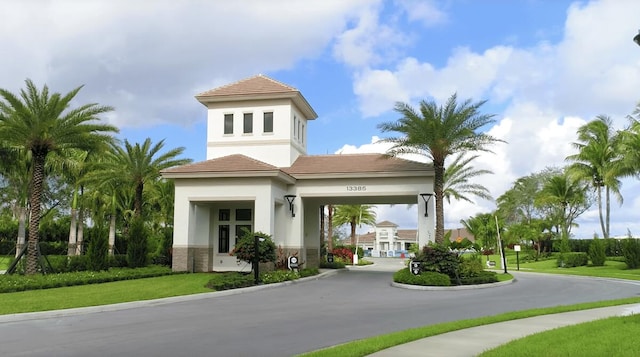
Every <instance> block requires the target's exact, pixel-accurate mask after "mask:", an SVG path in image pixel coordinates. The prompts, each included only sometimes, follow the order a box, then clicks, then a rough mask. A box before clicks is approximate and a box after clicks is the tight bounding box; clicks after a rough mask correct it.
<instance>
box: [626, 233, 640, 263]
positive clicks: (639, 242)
mask: <svg viewBox="0 0 640 357" xmlns="http://www.w3.org/2000/svg"><path fill="white" fill-rule="evenodd" d="M622 254H623V255H624V261H625V263H627V268H629V269H638V268H640V239H635V238H627V239H625V240H624V241H623V243H622Z"/></svg>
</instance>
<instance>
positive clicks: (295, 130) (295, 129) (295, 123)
mask: <svg viewBox="0 0 640 357" xmlns="http://www.w3.org/2000/svg"><path fill="white" fill-rule="evenodd" d="M297 137H298V117H296V116H295V115H294V116H293V138H294V139H295V138H297Z"/></svg>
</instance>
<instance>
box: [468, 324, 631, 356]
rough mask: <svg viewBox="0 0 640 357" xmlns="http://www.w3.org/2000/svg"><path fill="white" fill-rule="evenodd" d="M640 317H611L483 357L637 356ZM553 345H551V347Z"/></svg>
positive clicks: (531, 338)
mask: <svg viewBox="0 0 640 357" xmlns="http://www.w3.org/2000/svg"><path fill="white" fill-rule="evenodd" d="M639 334H640V315H631V316H625V317H611V318H607V319H602V320H598V321H592V322H585V323H582V324H579V325H575V326H567V327H562V328H558V329H555V330H551V331H545V332H540V333H537V334H535V335H531V336H529V337H526V338H521V339H518V340H514V341H511V342H509V343H507V344H504V345H502V346H500V347H497V348H495V349H493V350H490V351H487V352H485V353H482V354H481V355H480V356H482V357H513V356H550V357H554V356H584V357H590V356H594V357H599V356H637V355H638V351H640V339H638V338H637V337H638V335H639ZM550 341H553V343H552V344H549V342H550Z"/></svg>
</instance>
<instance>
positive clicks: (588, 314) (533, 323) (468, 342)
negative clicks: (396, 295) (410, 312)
mask: <svg viewBox="0 0 640 357" xmlns="http://www.w3.org/2000/svg"><path fill="white" fill-rule="evenodd" d="M367 259H368V260H371V258H367ZM375 260H376V262H375V263H376V264H374V265H372V266H355V267H349V268H348V269H349V270H359V269H367V270H368V269H371V270H383V271H393V270H397V269H398V266H400V267H402V266H403V262H402V260H400V259H397V260H396V259H385V260H382V259H380V260H378V259H375ZM335 273H337V271H335V270H327V271H322V273H321V274H320V276H314V277H308V278H303V279H300V280H308V279H309V280H311V279H319V278H321V277H326V276H327V275H333V274H335ZM295 283H297V282H284V283H281V284H269V285H261V286H255V287H250V288H244V289H235V290H227V291H221V292H212V293H204V294H197V295H187V296H178V297H172V298H165V299H158V300H151V301H136V302H129V303H122V304H113V305H105V306H94V307H88V308H78V309H67V310H57V311H46V312H35V313H26V314H13V315H3V316H0V323H4V322H11V321H18V320H31V319H40V318H48V317H58V316H69V315H79V314H85V313H89V312H103V311H113V310H122V309H128V308H135V307H141V306H149V305H161V304H167V303H173V302H179V301H189V300H197V299H203V298H208V297H211V296H213V295H215V296H222V295H235V294H242V293H245V292H249V291H252V290H259V289H269V288H274V287H276V286H278V285H282V284H295ZM499 284H502V283H498V284H496V285H499ZM393 285H394V286H396V287H399V288H403V287H404V288H411V287H410V286H403V285H404V284H393ZM431 289H434V288H433V287H431ZM631 314H640V304H630V305H619V306H610V307H603V308H597V309H589V310H581V311H572V312H565V313H559V314H550V315H542V316H536V317H530V318H525V319H518V320H511V321H505V322H500V323H495V324H489V325H482V326H477V327H472V328H467V329H463V330H458V331H452V332H449V333H444V334H440V335H436V336H432V337H427V338H423V339H420V340H416V341H413V342H409V343H406V344H402V345H397V346H394V347H391V348H388V349H385V350H382V351H379V352H376V353H374V354H371V355H369V356H370V357H398V356H402V357H413V356H420V357H430V356H437V357H441V356H447V357H463V356H464V357H468V356H477V355H478V354H480V353H482V352H484V351H486V350H489V349H492V348H495V347H498V346H500V345H503V344H505V343H507V342H509V341H512V340H515V339H519V338H522V337H526V336H529V335H532V334H535V333H538V332H542V331H547V330H551V329H555V328H559V327H564V326H569V325H576V324H580V323H583V322H589V321H595V320H599V319H604V318H608V317H613V316H627V315H631Z"/></svg>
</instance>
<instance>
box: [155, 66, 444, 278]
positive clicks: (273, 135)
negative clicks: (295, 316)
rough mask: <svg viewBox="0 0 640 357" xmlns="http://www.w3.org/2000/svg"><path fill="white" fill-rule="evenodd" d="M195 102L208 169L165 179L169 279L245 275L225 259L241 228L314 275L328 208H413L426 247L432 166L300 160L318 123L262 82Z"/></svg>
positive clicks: (297, 101)
mask: <svg viewBox="0 0 640 357" xmlns="http://www.w3.org/2000/svg"><path fill="white" fill-rule="evenodd" d="M196 99H197V100H198V101H199V102H200V103H202V104H203V105H204V106H205V107H206V108H207V111H208V119H207V160H206V161H202V162H197V163H193V164H189V165H184V166H179V167H174V168H171V169H168V170H165V171H163V172H162V175H163V177H165V178H167V179H173V180H174V181H175V214H174V235H173V270H174V271H196V272H206V271H242V270H250V269H251V267H250V265H248V264H244V263H238V261H237V259H236V257H235V256H232V255H230V252H232V250H233V248H234V246H235V242H236V239H237V237H238V235H239V234H240V232H241V229H242V228H248V229H249V230H251V231H254V232H257V231H260V232H264V233H267V234H270V235H271V236H272V237H273V240H274V242H275V244H276V245H277V246H280V247H281V248H282V249H283V251H284V252H285V253H286V254H293V253H297V254H298V257H299V258H300V261H301V262H302V263H304V264H305V266H306V267H317V266H318V264H319V261H320V245H321V242H320V239H321V238H320V237H321V233H320V231H321V229H320V215H321V214H322V213H323V212H322V211H321V207H323V206H325V205H328V204H334V205H337V204H415V205H416V206H417V207H418V213H417V214H418V227H417V228H418V229H417V231H418V234H417V240H418V242H419V244H420V245H421V246H423V245H425V244H427V242H429V241H433V239H434V216H435V214H433V213H434V211H433V207H434V199H432V198H431V193H432V192H433V175H434V173H433V167H432V165H430V164H424V163H419V162H415V161H409V160H403V159H399V158H392V157H388V156H386V155H381V154H353V155H307V139H308V134H307V132H308V129H309V125H310V124H311V123H312V122H313V120H315V119H316V118H317V117H318V115H317V114H316V112H315V111H314V109H313V108H312V107H311V105H309V102H307V100H306V99H305V98H304V97H303V96H302V94H301V93H300V91H298V90H297V89H296V88H293V87H291V86H288V85H286V84H283V83H280V82H278V81H276V80H273V79H271V78H269V77H266V76H263V75H257V76H254V77H250V78H247V79H243V80H241V81H238V82H235V83H231V84H228V85H225V86H222V87H219V88H215V89H212V90H209V91H206V92H204V93H201V94H198V95H197V96H196ZM336 130H340V129H339V128H336Z"/></svg>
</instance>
